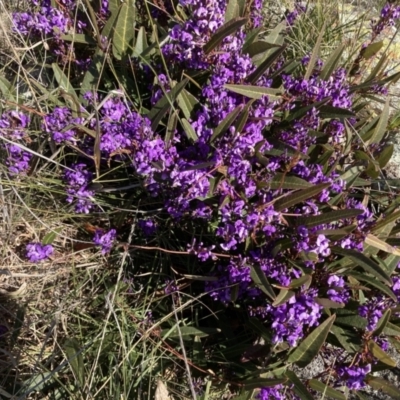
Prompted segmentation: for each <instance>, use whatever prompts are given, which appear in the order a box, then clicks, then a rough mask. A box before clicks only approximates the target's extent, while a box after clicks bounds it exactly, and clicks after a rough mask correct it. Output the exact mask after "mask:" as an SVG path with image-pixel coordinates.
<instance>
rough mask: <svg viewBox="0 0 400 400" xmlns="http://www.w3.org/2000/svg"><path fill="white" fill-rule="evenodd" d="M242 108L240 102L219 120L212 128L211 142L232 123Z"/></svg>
mask: <svg viewBox="0 0 400 400" xmlns="http://www.w3.org/2000/svg"><path fill="white" fill-rule="evenodd" d="M242 110H243V105H242V104H240V105H238V106H237V107H236V108H235V109H234V110H233V111H231V112H230V113H229V114H228V115H227V116H226V117H225V118H224V119H223V120H222V121H221V122H220V124H219V125H218V126H217V127H216V128H215V129H214V132H213V134H212V135H211V138H210V142H211V143H212V142H214V141H215V139H218V138H219V137H220V136H221V135H223V134H224V133H225V132H226V131H227V130H228V129H229V128H230V127H231V126H232V125H233V123H234V122H235V119H236V118H237V116H238V115H239V113H240V112H241V111H242Z"/></svg>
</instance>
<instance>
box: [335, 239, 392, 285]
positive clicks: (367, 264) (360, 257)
mask: <svg viewBox="0 0 400 400" xmlns="http://www.w3.org/2000/svg"><path fill="white" fill-rule="evenodd" d="M332 251H333V252H334V253H336V254H340V255H342V256H344V257H346V258H348V259H350V260H351V261H352V262H354V263H355V264H357V265H359V266H360V267H361V268H363V269H364V270H365V271H367V272H369V273H370V274H372V275H373V276H375V277H376V278H378V279H379V280H380V281H381V282H383V283H385V284H387V285H389V286H392V285H393V282H392V280H391V279H390V276H389V275H388V274H387V272H386V271H384V270H383V268H382V267H381V266H380V265H379V264H377V263H376V262H374V261H372V260H371V259H370V258H368V257H367V256H366V255H364V254H362V253H359V252H357V251H355V250H351V249H342V248H341V247H337V246H335V247H332Z"/></svg>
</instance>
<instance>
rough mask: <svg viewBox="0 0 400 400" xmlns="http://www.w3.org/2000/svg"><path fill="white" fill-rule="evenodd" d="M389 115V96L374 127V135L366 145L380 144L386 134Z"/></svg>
mask: <svg viewBox="0 0 400 400" xmlns="http://www.w3.org/2000/svg"><path fill="white" fill-rule="evenodd" d="M389 113H390V96H388V98H387V100H386V103H385V105H384V107H383V110H382V114H381V116H380V118H379V122H378V125H377V126H376V128H375V130H374V134H373V135H372V137H371V139H370V140H369V141H368V144H372V143H380V142H381V140H382V138H383V136H384V135H385V133H386V132H387V126H388V122H389Z"/></svg>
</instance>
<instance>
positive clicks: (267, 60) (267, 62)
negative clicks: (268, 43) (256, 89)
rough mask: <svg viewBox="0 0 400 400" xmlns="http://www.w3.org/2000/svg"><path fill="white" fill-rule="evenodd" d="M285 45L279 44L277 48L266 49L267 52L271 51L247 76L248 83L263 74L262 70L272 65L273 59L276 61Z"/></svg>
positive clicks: (253, 81)
mask: <svg viewBox="0 0 400 400" xmlns="http://www.w3.org/2000/svg"><path fill="white" fill-rule="evenodd" d="M285 49H286V45H283V46H281V47H280V48H278V49H277V50H275V49H271V50H268V53H271V54H269V55H268V57H266V58H265V60H264V61H262V62H261V64H260V65H259V66H258V67H257V68H256V69H255V71H253V72H252V73H251V74H250V75H249V76H248V77H247V78H246V80H247V82H249V83H256V82H257V81H258V79H259V78H260V77H261V76H262V75H263V74H264V72H265V71H266V70H267V69H268V68H269V67H271V66H272V64H273V63H274V61H276V60H277V59H278V58H279V56H280V55H281V54H282V53H283V52H284V51H285Z"/></svg>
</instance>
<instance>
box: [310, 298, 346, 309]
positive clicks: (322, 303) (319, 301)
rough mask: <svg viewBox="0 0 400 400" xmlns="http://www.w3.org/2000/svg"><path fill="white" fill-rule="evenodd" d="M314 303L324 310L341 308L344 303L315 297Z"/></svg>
mask: <svg viewBox="0 0 400 400" xmlns="http://www.w3.org/2000/svg"><path fill="white" fill-rule="evenodd" d="M314 301H315V302H316V303H317V304H319V305H320V306H322V307H324V308H343V307H344V303H337V302H336V301H332V300H329V299H322V298H318V297H316V298H315V299H314Z"/></svg>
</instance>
